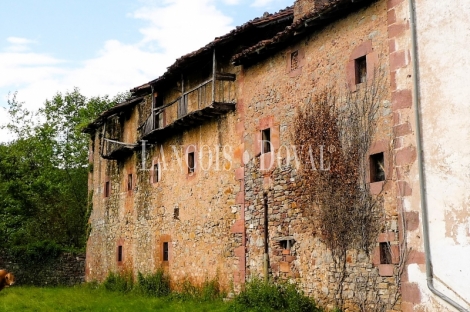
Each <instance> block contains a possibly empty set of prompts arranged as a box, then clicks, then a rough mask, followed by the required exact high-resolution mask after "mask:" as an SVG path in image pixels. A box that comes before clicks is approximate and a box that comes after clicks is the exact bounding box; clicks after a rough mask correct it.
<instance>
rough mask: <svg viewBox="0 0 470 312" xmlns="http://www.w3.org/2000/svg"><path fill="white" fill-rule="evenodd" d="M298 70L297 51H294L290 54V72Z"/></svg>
mask: <svg viewBox="0 0 470 312" xmlns="http://www.w3.org/2000/svg"><path fill="white" fill-rule="evenodd" d="M297 68H299V51H294V52H292V53H291V54H290V70H291V71H293V70H296V69H297Z"/></svg>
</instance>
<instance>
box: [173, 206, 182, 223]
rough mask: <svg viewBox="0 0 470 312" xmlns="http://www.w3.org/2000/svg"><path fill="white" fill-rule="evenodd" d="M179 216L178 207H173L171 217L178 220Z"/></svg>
mask: <svg viewBox="0 0 470 312" xmlns="http://www.w3.org/2000/svg"><path fill="white" fill-rule="evenodd" d="M179 218H180V209H179V208H178V207H175V208H174V209H173V219H176V220H179Z"/></svg>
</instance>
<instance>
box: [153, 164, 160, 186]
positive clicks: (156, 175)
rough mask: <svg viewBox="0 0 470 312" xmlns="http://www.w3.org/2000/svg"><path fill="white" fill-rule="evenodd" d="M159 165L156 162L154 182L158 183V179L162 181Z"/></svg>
mask: <svg viewBox="0 0 470 312" xmlns="http://www.w3.org/2000/svg"><path fill="white" fill-rule="evenodd" d="M159 169H160V168H159V166H158V164H154V165H153V183H157V182H158V181H160V177H159V175H160V170H159Z"/></svg>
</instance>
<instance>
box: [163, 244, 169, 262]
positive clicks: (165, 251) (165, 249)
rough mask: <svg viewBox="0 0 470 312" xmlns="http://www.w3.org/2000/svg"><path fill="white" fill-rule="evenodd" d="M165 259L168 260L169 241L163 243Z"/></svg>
mask: <svg viewBox="0 0 470 312" xmlns="http://www.w3.org/2000/svg"><path fill="white" fill-rule="evenodd" d="M163 261H168V242H164V243H163Z"/></svg>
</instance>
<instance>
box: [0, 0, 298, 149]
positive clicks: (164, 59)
mask: <svg viewBox="0 0 470 312" xmlns="http://www.w3.org/2000/svg"><path fill="white" fill-rule="evenodd" d="M293 2H294V0H1V2H0V30H1V31H0V123H3V122H4V121H5V119H6V114H5V110H4V107H5V106H6V102H7V98H8V93H9V92H11V93H13V92H15V91H17V92H18V97H17V98H18V99H19V100H20V101H23V102H25V104H26V106H27V107H28V108H31V109H37V108H38V107H40V106H41V105H42V104H43V103H44V101H45V100H46V99H50V98H51V97H52V96H53V95H54V94H55V93H57V92H65V91H67V90H72V89H73V87H78V88H80V90H81V91H82V93H83V94H84V95H86V96H94V95H105V94H108V95H115V94H116V93H118V92H123V91H126V90H129V89H131V88H133V87H136V86H138V85H141V84H143V83H146V82H148V81H150V80H152V79H154V78H157V77H158V76H160V75H161V74H163V72H164V71H165V69H166V67H168V66H169V65H171V64H172V63H173V62H174V61H175V59H177V58H178V57H180V56H182V55H184V54H186V53H189V52H191V51H193V50H196V49H198V48H200V47H201V46H203V45H205V44H207V43H209V42H210V41H211V40H212V39H214V37H216V36H220V35H223V34H225V33H227V32H229V31H230V30H231V29H233V28H234V27H235V26H237V25H241V24H243V23H245V22H246V21H248V20H250V19H253V18H255V17H258V16H261V15H263V13H264V12H270V13H273V12H277V11H279V10H280V9H283V8H285V7H287V6H289V5H292V4H293ZM5 135H6V134H5V133H0V142H1V141H4V140H5Z"/></svg>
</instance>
